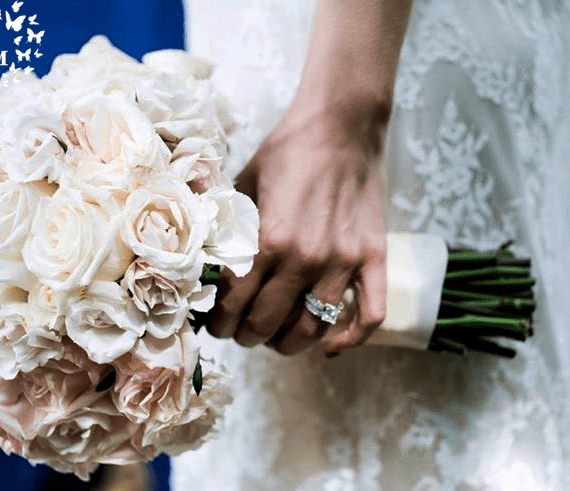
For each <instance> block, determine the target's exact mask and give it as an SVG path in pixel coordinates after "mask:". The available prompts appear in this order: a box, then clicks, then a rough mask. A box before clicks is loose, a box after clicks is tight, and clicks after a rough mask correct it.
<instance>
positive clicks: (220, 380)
mask: <svg viewBox="0 0 570 491" xmlns="http://www.w3.org/2000/svg"><path fill="white" fill-rule="evenodd" d="M232 400H233V399H232V391H231V388H230V383H229V378H228V377H227V375H225V374H223V373H219V372H218V373H217V372H214V371H211V370H209V369H208V368H207V367H206V372H205V375H204V377H203V385H202V391H201V392H200V395H199V396H198V395H196V394H195V393H192V394H191V395H190V398H189V401H188V405H187V406H186V408H185V410H184V411H183V414H182V415H181V417H180V418H179V419H178V420H177V421H176V422H174V423H171V425H170V426H169V427H166V426H162V425H157V424H147V425H146V427H145V436H144V439H143V442H145V443H146V444H148V445H153V446H156V447H157V448H160V449H161V450H162V451H165V452H167V453H168V454H169V455H172V456H175V455H179V454H180V453H182V452H186V451H188V450H190V449H193V448H198V447H200V445H202V444H203V443H204V442H206V441H208V440H210V439H211V438H213V435H215V432H216V429H217V428H218V427H219V424H220V421H221V418H222V416H223V412H224V408H225V406H226V405H228V404H230V403H231V402H232Z"/></svg>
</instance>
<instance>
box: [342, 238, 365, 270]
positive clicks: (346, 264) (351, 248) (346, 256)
mask: <svg viewBox="0 0 570 491" xmlns="http://www.w3.org/2000/svg"><path fill="white" fill-rule="evenodd" d="M336 258H337V261H338V263H339V265H340V266H341V267H343V268H345V269H354V268H356V267H358V266H360V265H361V264H362V262H363V260H362V254H361V252H360V250H359V248H358V247H356V246H355V245H354V244H343V245H342V246H339V247H338V248H337V252H336Z"/></svg>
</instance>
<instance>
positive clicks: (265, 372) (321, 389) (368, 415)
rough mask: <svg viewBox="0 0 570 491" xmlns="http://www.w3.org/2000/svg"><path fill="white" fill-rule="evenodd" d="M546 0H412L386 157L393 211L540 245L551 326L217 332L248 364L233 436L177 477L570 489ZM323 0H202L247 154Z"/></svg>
mask: <svg viewBox="0 0 570 491" xmlns="http://www.w3.org/2000/svg"><path fill="white" fill-rule="evenodd" d="M568 7H569V5H568V4H567V3H563V2H559V1H554V0H552V1H546V0H544V1H538V0H465V1H461V2H460V1H457V0H455V1H451V0H423V1H418V0H416V4H415V6H414V10H413V13H412V19H411V23H410V27H409V32H408V35H407V37H406V41H405V44H404V47H403V49H402V54H401V61H400V67H399V72H398V77H397V82H396V93H395V110H394V114H393V118H392V122H391V126H390V129H389V132H388V135H387V147H386V154H385V164H386V166H387V175H388V182H389V186H390V196H391V201H390V210H389V216H390V227H391V229H393V230H410V231H428V232H430V233H434V234H438V235H441V236H442V237H444V238H445V239H446V240H447V241H448V242H449V243H450V244H451V245H454V246H457V245H461V246H470V247H476V248H480V249H487V248H489V247H497V246H498V245H500V244H501V243H502V242H504V241H505V240H508V239H514V240H515V243H516V250H517V252H520V253H524V254H530V255H531V256H532V259H533V274H534V276H535V277H536V278H537V282H538V284H537V288H536V295H537V301H538V303H539V308H538V310H537V312H536V315H535V332H536V334H535V336H534V338H531V340H530V341H527V343H525V344H524V345H522V344H517V349H518V351H519V355H518V356H517V358H515V359H514V360H503V359H497V358H493V357H491V356H486V355H478V354H471V355H469V356H468V357H465V358H458V357H455V356H453V355H438V354H434V353H421V352H414V351H410V350H402V349H396V348H377V347H363V348H361V349H358V350H355V351H354V352H347V353H343V355H342V356H340V357H339V358H337V359H334V360H325V359H324V358H323V357H322V356H321V352H320V349H319V348H318V347H317V348H315V349H312V350H309V351H308V352H306V353H304V354H302V355H299V356H296V357H294V358H286V357H282V356H280V355H278V354H276V353H273V352H272V351H270V350H268V349H266V348H264V347H259V348H255V349H253V350H246V349H243V348H241V347H239V346H237V345H236V344H235V343H233V342H231V341H219V340H214V339H212V338H209V337H208V336H207V335H206V334H205V333H203V334H202V335H201V336H202V340H203V342H204V345H205V350H206V351H207V352H210V353H212V354H213V355H214V356H215V357H216V358H217V359H219V360H220V361H223V362H224V363H225V365H226V366H227V368H228V370H229V371H230V372H231V373H232V374H233V377H234V390H235V396H236V397H235V402H234V404H233V405H232V406H231V408H230V409H229V411H228V414H227V417H226V420H225V424H224V428H223V429H222V430H221V433H220V435H219V438H218V439H216V440H214V441H212V442H210V443H208V444H207V445H205V446H204V447H202V448H201V449H200V450H198V451H196V452H189V453H187V454H184V455H182V456H180V457H178V458H176V459H174V464H173V478H172V485H173V489H174V490H175V491H183V490H184V491H186V490H189V489H192V490H203V491H210V490H216V491H225V490H227V491H234V490H235V491H238V490H244V491H246V490H247V491H258V490H259V491H261V490H263V491H265V490H271V491H273V490H275V491H281V490H286V491H292V490H294V491H309V490H310V491H320V490H322V491H336V490H338V491H351V490H354V491H368V490H371V491H372V490H374V491H380V490H387V491H511V490H513V491H514V490H517V491H535V490H536V491H566V490H568V489H570V466H569V459H570V423H569V421H570V395H569V393H568V392H569V391H568V387H570V383H569V382H570V362H569V357H568V354H569V353H570V320H569V319H570V199H569V198H568V190H570V158H569V156H570V97H569V95H570V78H569V77H570V55H569V54H568V53H570V50H569V48H570V30H569V29H568V27H567V26H568V25H570V22H569V21H570V15H569V9H568ZM313 8H314V4H313V2H306V1H304V0H289V1H287V2H283V1H280V2H277V1H275V0H209V1H208V2H204V1H201V0H195V1H193V2H191V5H189V6H187V9H186V10H187V13H188V14H189V16H188V18H187V26H188V27H189V30H188V31H189V35H188V46H189V48H191V51H192V52H193V53H194V54H196V55H202V56H205V57H207V58H209V59H212V60H214V62H215V63H216V65H217V70H216V80H217V81H218V83H219V85H220V86H221V87H222V89H223V90H224V92H225V93H226V95H227V96H228V98H229V100H230V101H231V102H232V103H233V104H234V106H235V108H236V110H237V111H238V113H239V114H240V115H241V119H242V122H243V130H242V131H241V132H240V133H239V134H238V135H236V137H235V138H234V140H233V142H232V148H231V152H232V160H231V162H230V166H231V168H232V170H233V172H234V173H235V172H237V171H238V170H239V168H240V167H241V166H243V165H244V164H245V163H246V162H247V160H248V158H249V157H250V156H251V155H252V154H253V152H254V151H255V149H256V148H257V146H258V145H259V144H260V143H261V140H262V139H263V137H264V136H265V135H266V134H267V133H268V132H269V131H270V130H271V127H272V125H273V124H275V123H276V122H277V120H278V119H279V117H280V115H281V114H282V113H283V111H284V110H285V108H286V107H287V105H288V103H289V101H290V100H291V98H292V97H293V94H294V92H295V88H296V84H297V82H298V79H299V76H300V73H301V70H302V67H303V61H304V56H305V49H306V43H307V41H308V35H309V30H310V22H311V16H312V11H313Z"/></svg>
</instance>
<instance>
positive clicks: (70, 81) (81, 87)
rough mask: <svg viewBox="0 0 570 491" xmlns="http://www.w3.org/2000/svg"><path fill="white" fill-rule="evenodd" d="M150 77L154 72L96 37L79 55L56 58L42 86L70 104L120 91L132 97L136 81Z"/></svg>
mask: <svg viewBox="0 0 570 491" xmlns="http://www.w3.org/2000/svg"><path fill="white" fill-rule="evenodd" d="M150 76H152V70H150V69H149V68H148V67H146V66H144V65H143V64H142V63H139V62H138V61H137V60H135V59H134V58H131V57H130V56H128V55H127V54H125V53H123V52H122V51H121V50H119V49H117V48H115V47H114V46H113V45H112V44H111V43H110V42H109V40H108V39H107V38H106V37H104V36H100V35H97V36H93V37H92V38H91V39H90V40H89V41H88V42H87V43H86V44H85V45H84V46H83V47H82V48H81V50H80V51H79V53H77V54H67V53H66V54H62V55H59V56H57V57H56V58H55V60H54V61H53V64H52V66H51V70H50V72H49V73H48V74H47V75H45V76H44V77H43V78H42V82H43V84H44V85H45V86H46V88H48V89H52V90H57V91H59V92H62V93H64V94H65V95H66V97H67V98H68V99H70V100H71V99H73V98H76V97H81V96H82V95H84V94H90V93H91V94H93V93H95V92H98V93H107V94H108V93H110V92H112V91H120V92H122V93H124V94H125V95H128V96H130V95H132V85H133V80H135V79H138V78H141V77H143V78H147V77H150Z"/></svg>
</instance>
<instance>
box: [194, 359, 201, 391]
mask: <svg viewBox="0 0 570 491" xmlns="http://www.w3.org/2000/svg"><path fill="white" fill-rule="evenodd" d="M192 386H193V387H194V390H195V391H196V394H197V395H200V392H201V391H202V364H201V363H200V357H198V363H196V368H195V369H194V375H192Z"/></svg>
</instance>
